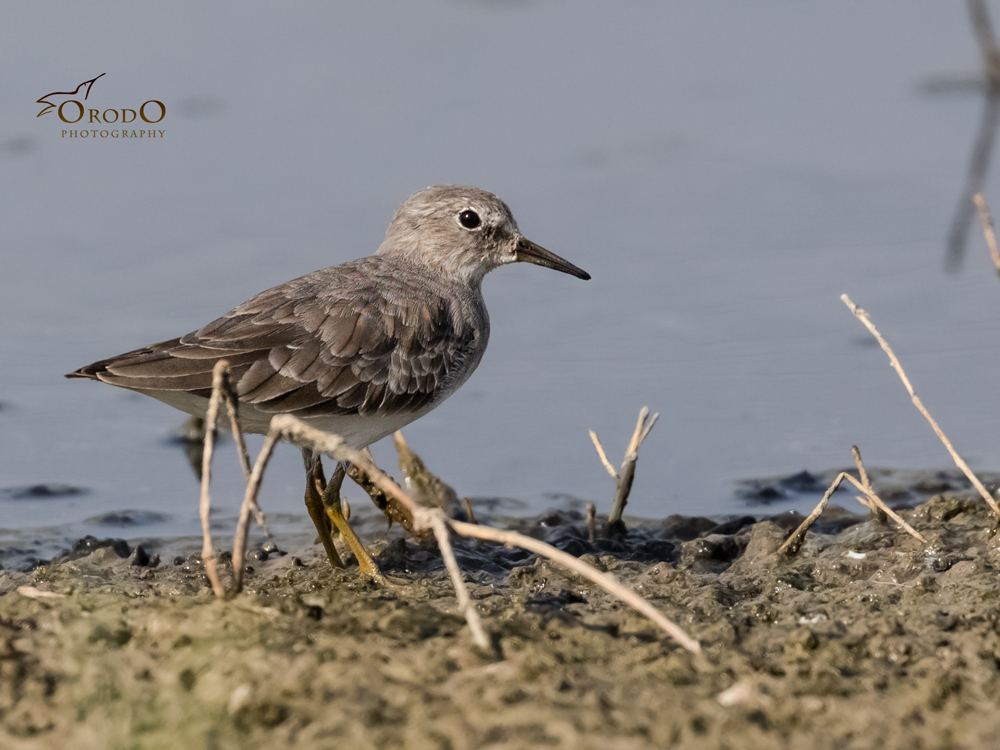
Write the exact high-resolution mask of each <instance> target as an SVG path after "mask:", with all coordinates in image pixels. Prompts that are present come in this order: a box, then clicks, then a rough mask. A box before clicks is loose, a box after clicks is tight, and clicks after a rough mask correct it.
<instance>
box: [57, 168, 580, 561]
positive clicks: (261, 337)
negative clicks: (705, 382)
mask: <svg viewBox="0 0 1000 750" xmlns="http://www.w3.org/2000/svg"><path fill="white" fill-rule="evenodd" d="M518 262H526V263H533V264H535V265H539V266H543V267H546V268H550V269H553V270H556V271H560V272H563V273H567V274H570V275H572V276H575V277H577V278H580V279H584V280H588V279H590V274H588V273H587V272H586V271H584V270H583V269H581V268H579V267H577V266H575V265H573V264H572V263H570V262H569V261H567V260H565V259H564V258H562V257H560V256H558V255H556V254H555V253H552V252H550V251H548V250H546V249H545V248H543V247H541V246H540V245H537V244H535V243H534V242H532V241H530V240H528V239H527V238H525V237H524V235H522V234H521V231H520V229H519V228H518V225H517V222H516V221H515V220H514V216H513V214H512V213H511V210H510V208H509V207H508V206H507V204H506V203H504V202H503V201H502V200H500V198H498V197H497V196H496V195H494V194H493V193H490V192H487V191H485V190H481V189H479V188H475V187H466V186H457V185H435V186H431V187H428V188H425V189H423V190H420V191H418V192H416V193H414V194H413V195H411V196H410V197H409V198H407V199H406V200H404V201H403V202H402V203H401V204H400V205H399V207H398V208H397V209H396V211H395V214H394V215H393V217H392V220H391V222H390V223H389V227H388V229H387V230H386V234H385V239H384V240H383V242H382V243H381V245H380V246H379V247H378V249H377V250H376V251H375V254H374V255H370V256H368V257H364V258H359V259H357V260H351V261H348V262H346V263H342V264H340V265H336V266H331V267H329V268H324V269H321V270H318V271H314V272H313V273H309V274H306V275H305V276H301V277H299V278H297V279H293V280H291V281H288V282H285V283H284V284H280V285H278V286H275V287H272V288H271V289H268V290H266V291H263V292H261V293H260V294H258V295H256V296H254V297H252V298H251V299H249V300H247V301H246V302H244V303H243V304H241V305H238V306H237V307H235V308H233V309H232V310H230V311H229V312H227V313H226V314H224V315H222V316H221V317H219V318H217V319H216V320H214V321H212V322H211V323H208V324H207V325H205V326H203V327H201V328H199V329H197V330H195V331H192V332H191V333H188V334H185V335H183V336H180V337H178V338H174V339H170V340H169V341H163V342H160V343H157V344H151V345H149V346H145V347H142V348H140V349H135V350H133V351H130V352H126V353H124V354H120V355H118V356H115V357H110V358H108V359H102V360H99V361H97V362H94V363H93V364H89V365H87V366H85V367H81V368H79V369H78V370H75V371H73V372H71V373H69V374H67V375H66V377H67V378H87V379H90V380H97V381H101V382H104V383H108V384H110V385H114V386H118V387H121V388H126V389H128V390H131V391H135V392H138V393H142V394H145V395H147V396H151V397H153V398H155V399H158V400H160V401H162V402H164V403H167V404H169V405H170V406H173V407H175V408H177V409H180V410H181V411H183V412H186V413H187V414H190V415H193V416H196V417H204V416H205V413H206V410H207V407H208V403H209V399H210V397H211V392H212V371H213V368H214V366H215V363H216V362H218V361H220V360H226V361H227V362H228V363H229V366H230V377H231V382H232V383H233V386H234V390H235V393H236V396H237V403H238V407H239V413H240V418H241V423H242V430H243V431H244V432H249V433H259V434H267V432H268V428H269V424H270V420H271V418H272V417H274V416H275V415H278V414H291V415H293V416H295V417H297V418H299V419H301V420H303V421H304V422H306V423H307V424H310V425H312V426H313V427H316V428H318V429H321V430H324V431H326V432H331V433H335V434H337V435H340V436H341V437H342V438H343V439H344V441H345V443H346V444H347V445H349V446H350V447H352V448H355V449H357V450H361V449H364V448H366V447H367V446H369V445H371V444H372V443H374V442H376V441H378V440H380V439H381V438H383V437H386V436H387V435H390V434H392V433H393V432H395V431H396V430H398V429H400V428H402V427H403V426H405V425H407V424H409V423H410V422H412V421H414V420H415V419H418V418H420V417H422V416H423V415H425V414H427V413H428V412H429V411H431V410H432V409H434V408H436V407H437V406H439V405H440V404H441V403H442V402H443V401H444V400H445V399H446V398H448V396H450V395H451V394H453V393H454V392H455V391H456V390H458V388H460V387H461V386H462V385H463V384H464V383H465V382H466V381H467V380H468V379H469V377H470V376H471V375H472V373H473V372H474V371H475V369H476V368H477V366H478V365H479V363H480V362H481V360H482V358H483V354H484V352H485V351H486V345H487V343H488V341H489V335H490V322H489V315H488V313H487V310H486V304H485V302H484V300H483V293H482V281H483V278H484V277H485V276H486V274H487V273H489V272H490V271H492V270H494V269H496V268H499V267H500V266H504V265H507V264H510V263H518ZM302 450H303V458H304V461H305V465H306V474H307V481H306V507H307V509H308V510H309V514H310V517H311V518H312V520H313V522H314V524H315V525H316V528H317V531H318V532H319V537H320V540H321V541H322V542H323V545H324V547H325V548H326V552H327V556H328V557H329V559H330V562H331V564H333V565H334V566H336V567H340V566H341V565H342V562H341V561H340V558H339V556H338V555H337V552H336V549H335V547H334V545H333V540H332V535H331V524H333V528H335V529H336V530H337V531H338V532H339V533H341V534H342V535H343V538H344V539H345V541H346V542H347V543H348V544H349V546H350V547H351V549H352V551H353V552H354V554H355V557H356V558H358V562H359V565H360V566H361V568H362V572H363V573H367V574H368V575H370V576H371V577H372V578H375V579H376V580H378V579H379V578H380V576H381V573H380V572H379V571H378V566H377V565H376V564H375V562H374V561H373V560H371V558H370V556H368V555H367V553H366V552H365V551H364V548H363V546H362V545H361V543H360V541H358V540H357V537H356V536H355V535H354V533H353V531H351V529H350V526H349V524H348V523H347V520H346V519H345V518H344V517H343V514H342V513H341V512H340V510H339V494H338V495H337V497H336V501H333V500H331V493H332V492H333V491H334V489H335V490H336V491H337V492H339V487H340V482H342V480H343V476H344V471H345V467H344V465H343V464H340V465H339V466H338V468H337V471H336V473H335V474H334V475H333V476H332V477H331V480H330V482H329V483H327V482H326V481H325V478H323V474H322V466H321V464H320V462H319V457H318V456H315V455H314V454H312V452H311V451H310V450H309V449H308V448H304V449H302Z"/></svg>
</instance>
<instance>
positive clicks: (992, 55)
mask: <svg viewBox="0 0 1000 750" xmlns="http://www.w3.org/2000/svg"><path fill="white" fill-rule="evenodd" d="M966 4H967V6H968V9H969V20H970V21H971V22H972V31H973V33H974V34H975V35H976V43H977V44H978V45H979V54H980V55H981V56H982V60H983V73H984V74H985V75H986V78H987V83H988V84H990V85H993V86H995V85H996V84H997V80H998V78H1000V70H998V66H1000V63H998V58H1000V50H998V49H997V37H996V34H995V33H994V32H993V24H992V23H991V22H990V14H989V11H988V10H987V8H986V2H985V0H968V2H967V3H966Z"/></svg>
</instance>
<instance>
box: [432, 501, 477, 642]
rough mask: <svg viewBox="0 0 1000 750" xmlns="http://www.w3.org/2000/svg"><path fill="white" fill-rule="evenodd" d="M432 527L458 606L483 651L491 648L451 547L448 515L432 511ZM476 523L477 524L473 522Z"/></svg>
mask: <svg viewBox="0 0 1000 750" xmlns="http://www.w3.org/2000/svg"><path fill="white" fill-rule="evenodd" d="M428 518H429V520H430V524H431V528H433V529H434V536H435V538H436V539H437V543H438V547H439V548H440V549H441V557H442V558H444V566H445V567H446V568H447V569H448V575H450V576H451V583H452V586H454V587H455V598H456V599H458V608H459V609H460V610H462V614H464V615H465V621H466V622H467V623H469V630H470V631H472V640H473V642H474V643H475V644H476V645H477V646H479V648H481V649H482V650H483V651H488V650H489V648H490V639H489V638H488V637H487V636H486V632H485V631H484V630H483V623H482V622H481V621H480V619H479V612H477V611H476V605H475V604H473V603H472V600H471V599H470V598H469V590H468V589H467V588H466V587H465V579H463V578H462V571H461V570H459V569H458V562H457V561H456V560H455V552H454V550H452V548H451V541H450V540H449V539H448V524H447V523H446V519H447V516H446V515H445V514H444V513H443V512H442V511H440V510H437V511H431V512H430V513H429V514H428ZM473 525H476V524H473Z"/></svg>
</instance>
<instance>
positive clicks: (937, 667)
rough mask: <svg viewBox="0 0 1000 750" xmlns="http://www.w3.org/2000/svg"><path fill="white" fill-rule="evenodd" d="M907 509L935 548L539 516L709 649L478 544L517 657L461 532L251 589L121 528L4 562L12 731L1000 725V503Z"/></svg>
mask: <svg viewBox="0 0 1000 750" xmlns="http://www.w3.org/2000/svg"><path fill="white" fill-rule="evenodd" d="M831 510H832V509H831ZM905 516H906V517H907V520H909V521H910V522H911V523H913V524H914V525H915V526H916V527H917V528H918V529H919V530H920V531H921V532H922V533H923V534H924V535H925V536H926V537H927V539H928V542H929V543H928V544H927V545H921V544H920V543H918V542H917V541H916V540H914V539H913V538H911V537H909V536H908V535H906V534H905V533H903V532H901V531H899V530H897V529H895V528H893V527H891V526H879V525H876V524H874V523H872V522H870V521H866V520H864V519H862V518H861V517H860V516H853V515H851V514H848V513H846V512H841V513H840V514H839V515H838V514H837V513H833V514H832V516H831V517H830V519H829V521H828V522H827V523H826V525H825V526H822V525H821V526H820V527H819V528H818V531H820V532H825V533H813V532H812V531H810V533H809V534H808V536H807V539H806V542H805V544H804V545H803V547H802V550H801V551H800V553H799V554H798V555H796V556H795V557H792V558H789V559H779V558H777V557H776V556H775V555H774V551H775V550H776V549H777V547H778V545H779V544H780V542H781V541H782V540H783V539H784V538H785V537H786V536H787V534H788V533H789V531H790V528H791V527H792V525H793V522H794V519H788V518H782V517H775V519H774V520H773V521H765V522H760V523H753V524H750V523H748V522H747V519H743V521H742V522H741V521H739V520H737V521H736V522H730V523H729V524H717V523H715V522H712V521H710V520H708V519H679V518H677V517H672V518H671V519H668V520H667V521H663V522H645V523H644V524H639V525H637V526H632V527H631V529H630V536H629V537H627V538H626V539H624V540H619V543H618V546H617V547H615V546H614V545H610V548H611V550H612V551H613V552H614V554H610V553H608V551H607V549H605V550H601V549H597V548H588V547H587V546H586V540H585V534H586V530H585V528H584V522H583V520H582V519H581V518H580V517H579V515H578V514H573V513H550V514H547V515H546V516H544V517H543V518H541V519H536V520H535V522H531V523H529V522H526V521H523V522H521V523H520V524H519V530H521V531H527V532H529V533H533V534H534V535H538V536H542V537H544V538H546V539H547V540H548V541H554V542H557V546H562V547H564V548H573V549H575V550H576V551H577V552H578V553H580V554H584V555H586V556H587V559H588V560H589V561H590V562H592V563H594V564H595V565H597V566H598V567H599V568H602V569H604V570H607V571H609V572H611V573H613V574H614V575H615V576H617V577H618V578H619V579H620V580H622V581H623V582H625V583H627V584H628V585H630V586H632V587H633V588H634V589H635V590H636V591H637V592H639V593H640V594H642V595H643V596H644V597H646V598H647V599H649V600H650V601H652V602H653V603H654V604H655V605H656V606H657V607H659V608H660V609H662V610H663V612H664V613H665V614H666V615H667V616H669V617H671V618H672V619H673V620H674V621H675V622H677V623H679V624H680V625H681V626H682V627H683V628H684V629H685V630H687V632H689V633H690V634H691V635H693V636H694V637H696V638H697V639H698V640H699V641H700V642H701V644H702V646H703V647H704V649H705V657H704V658H703V659H695V658H693V657H692V656H691V655H690V654H689V653H687V652H686V651H684V650H683V649H681V648H679V647H678V646H677V645H676V644H674V643H672V642H671V641H670V640H669V639H668V638H666V637H665V636H664V635H663V634H662V633H661V632H660V631H658V630H657V629H656V628H654V627H653V626H652V625H651V624H650V623H649V622H647V621H646V620H644V619H643V618H641V617H640V616H638V615H636V614H635V613H633V612H632V611H630V610H629V609H628V608H626V607H624V606H623V605H621V604H620V603H618V602H616V601H614V600H613V599H610V598H609V597H608V596H607V595H606V594H605V593H604V592H603V591H601V590H599V589H597V588H595V587H594V586H592V585H591V584H590V583H589V582H587V581H585V580H583V579H580V578H577V577H576V576H574V575H572V574H567V573H566V572H564V571H562V570H560V569H557V568H555V567H553V566H552V565H551V564H550V563H548V562H545V561H543V560H539V559H537V558H535V557H534V556H532V555H528V554H526V553H523V552H519V551H517V550H505V549H503V548H502V547H494V546H492V545H477V544H475V543H471V542H465V541H462V542H458V548H457V549H456V553H457V554H458V557H459V560H460V562H461V564H462V566H463V569H464V570H465V572H466V578H467V580H468V581H469V584H470V593H471V595H472V597H473V599H474V600H475V601H476V603H477V606H478V608H479V611H480V612H481V614H482V616H483V620H484V625H485V626H486V628H487V629H488V631H489V632H490V633H491V635H492V637H493V639H494V640H493V642H494V646H495V652H494V653H492V654H482V653H480V652H479V651H478V650H477V649H476V648H475V647H474V646H473V645H472V643H471V641H470V639H469V636H468V632H467V628H466V627H465V623H464V620H463V619H462V618H461V617H460V616H459V614H458V610H457V606H456V602H455V596H454V592H453V590H452V588H451V585H450V583H449V582H448V579H447V577H446V575H445V574H444V572H443V571H442V570H441V565H440V559H439V558H438V557H437V555H436V552H435V551H434V550H433V549H426V548H422V547H419V546H417V545H415V544H413V543H411V542H407V541H405V540H402V539H393V540H391V541H381V542H376V543H375V544H374V545H373V547H372V549H373V551H374V552H375V555H376V557H377V559H378V560H379V563H380V564H381V565H382V566H383V569H384V570H385V571H386V572H387V573H388V574H389V575H390V577H391V578H392V580H393V583H392V584H391V585H389V586H385V587H374V586H372V585H370V584H367V583H364V582H362V581H360V580H358V579H357V578H356V576H355V573H354V572H352V571H335V570H331V569H330V568H329V566H328V565H326V564H325V562H324V561H323V560H321V558H320V556H319V555H318V554H317V553H316V552H314V551H313V550H311V549H310V550H308V551H301V552H299V555H300V556H299V557H293V556H292V555H286V556H284V557H280V558H277V559H270V560H267V561H262V562H259V563H255V565H254V567H255V570H254V571H253V573H252V574H251V575H250V576H249V579H248V587H249V590H248V591H247V592H246V593H245V594H243V595H242V596H240V597H238V598H236V599H234V600H231V601H219V600H216V599H215V598H213V597H212V596H211V592H210V589H208V587H207V582H206V580H205V578H204V575H203V572H202V571H201V569H200V568H199V566H198V565H197V564H195V563H194V562H193V561H191V560H187V561H184V562H183V564H179V565H171V564H162V565H160V566H159V567H156V568H151V567H143V566H137V565H130V564H129V561H127V560H124V559H121V558H118V557H117V555H115V554H114V552H113V551H112V550H111V549H110V548H104V549H99V550H97V551H96V552H94V553H92V554H90V555H89V556H87V557H84V558H81V559H79V560H73V561H69V562H64V563H59V564H54V565H51V566H45V567H40V568H38V569H36V570H35V571H33V572H32V573H30V574H29V573H14V572H7V571H4V572H2V573H0V594H2V596H0V638H2V642H0V721H2V727H0V746H4V747H8V746H9V747H14V748H49V747H54V746H65V747H74V748H87V747H95V748H96V747H100V748H104V747H115V748H119V747H120V748H176V747H191V748H203V747H207V748H237V747H248V746H258V745H261V746H263V745H270V746H276V747H302V748H326V747H331V746H332V745H333V744H340V743H342V742H344V743H352V744H353V745H354V746H355V747H386V748H391V747H412V748H455V749H456V750H458V749H462V748H475V747H505V748H521V747H538V746H552V747H566V748H606V747H609V746H610V747H615V748H619V747H621V748H647V747H649V748H654V747H655V748H662V747H680V748H725V747H741V748H780V747H810V748H869V747H880V748H913V747H988V746H997V745H998V744H1000V713H998V712H997V710H996V709H997V704H998V701H1000V679H998V678H1000V669H998V665H1000V635H998V633H1000V596H998V590H1000V589H998V586H997V571H998V569H1000V549H998V544H997V542H996V541H995V539H994V536H993V535H994V532H995V531H996V524H995V519H993V518H992V516H991V514H990V513H989V512H988V511H987V509H986V508H985V506H984V504H983V503H982V502H981V501H979V500H975V499H964V498H960V497H957V496H954V495H943V496H937V497H935V498H932V499H931V500H930V501H929V502H927V503H925V504H923V505H921V506H918V507H917V508H916V509H914V510H912V511H908V512H906V513H905ZM640 549H641V550H642V551H639V550H640ZM626 558H632V559H626ZM303 561H304V562H303ZM25 586H29V587H34V589H36V590H37V591H41V592H48V593H51V594H55V595H56V596H54V597H53V596H46V597H43V598H38V597H39V594H38V593H37V592H36V591H33V590H32V589H30V588H29V589H22V591H24V592H25V593H26V594H28V595H27V596H25V595H24V594H22V593H18V587H25Z"/></svg>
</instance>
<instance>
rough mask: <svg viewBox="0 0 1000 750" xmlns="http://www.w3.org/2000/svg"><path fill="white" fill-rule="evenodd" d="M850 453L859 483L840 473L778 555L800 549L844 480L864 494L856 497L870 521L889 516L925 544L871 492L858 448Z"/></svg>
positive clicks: (925, 541)
mask: <svg viewBox="0 0 1000 750" xmlns="http://www.w3.org/2000/svg"><path fill="white" fill-rule="evenodd" d="M851 450H852V452H853V453H854V459H855V461H856V462H857V464H858V471H859V473H860V474H861V477H862V479H861V481H858V480H857V479H855V478H854V477H852V476H851V475H850V474H848V473H847V472H846V471H842V472H840V474H838V475H837V478H836V479H834V480H833V484H831V485H830V487H829V488H828V489H827V491H826V493H825V494H824V495H823V499H822V500H820V501H819V503H818V504H817V505H816V507H815V508H813V512H812V513H810V514H809V516H808V517H807V518H806V519H805V520H804V521H803V522H802V523H800V524H799V526H798V528H797V529H795V531H794V532H792V534H791V535H790V536H789V537H788V538H787V539H786V540H785V541H784V543H783V544H782V545H781V546H780V547H779V548H778V554H784V555H794V554H795V553H796V552H798V551H799V548H801V547H802V542H803V541H805V538H806V531H808V529H809V527H810V526H812V525H813V523H814V522H815V521H816V519H817V518H819V517H820V516H821V515H822V514H823V511H824V510H826V505H827V503H828V502H830V498H831V497H832V496H833V493H834V492H836V491H837V488H838V487H840V483H841V482H843V481H844V480H845V479H846V480H847V481H848V482H850V483H851V484H853V485H854V486H855V487H857V488H858V489H859V490H860V491H861V492H863V493H865V498H861V497H857V500H858V502H860V503H861V504H862V505H864V506H865V507H866V508H868V509H869V510H871V512H872V520H876V516H875V514H876V512H878V513H881V514H883V515H882V519H883V521H884V519H885V516H889V517H890V518H892V520H893V521H895V522H896V523H897V524H899V526H900V527H901V528H902V529H903V531H905V532H906V533H907V534H909V535H910V536H912V537H913V538H914V539H917V540H918V541H920V542H922V543H924V544H927V540H926V539H925V538H924V536H923V535H922V534H921V533H920V532H919V531H917V530H916V529H914V528H913V527H912V526H910V524H908V523H907V522H906V521H904V520H903V519H902V518H901V517H900V516H899V514H898V513H896V512H895V511H894V510H892V509H891V508H890V507H889V506H888V505H886V504H885V503H884V502H882V499H881V498H880V497H879V496H878V495H876V494H875V492H874V491H873V490H872V487H871V483H870V482H869V481H868V472H866V471H865V467H864V464H862V463H861V452H860V451H859V450H858V446H856V445H855V446H853V447H852V449H851Z"/></svg>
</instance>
